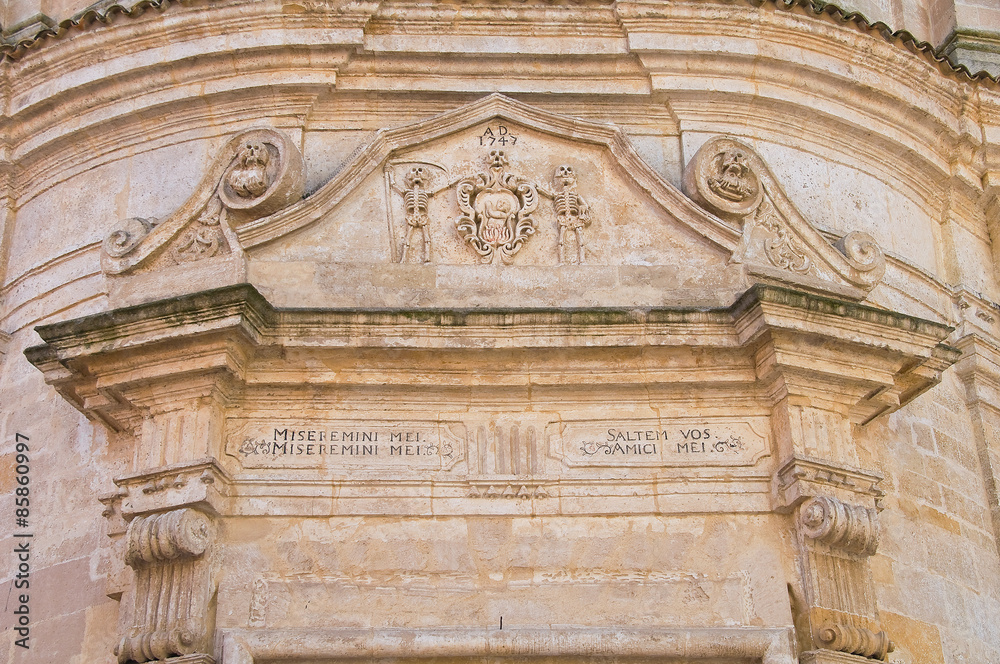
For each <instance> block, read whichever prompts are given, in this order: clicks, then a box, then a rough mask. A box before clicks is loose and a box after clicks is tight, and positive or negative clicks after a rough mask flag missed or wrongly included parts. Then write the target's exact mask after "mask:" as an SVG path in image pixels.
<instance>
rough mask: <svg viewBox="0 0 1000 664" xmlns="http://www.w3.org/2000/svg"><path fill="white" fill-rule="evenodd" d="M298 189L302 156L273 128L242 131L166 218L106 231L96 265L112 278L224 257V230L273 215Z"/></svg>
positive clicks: (228, 234)
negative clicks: (143, 268) (156, 264)
mask: <svg viewBox="0 0 1000 664" xmlns="http://www.w3.org/2000/svg"><path fill="white" fill-rule="evenodd" d="M304 190H305V176H304V170H303V165H302V156H301V155H300V154H299V151H298V148H296V146H295V144H294V143H292V142H291V140H289V139H288V137H287V136H285V135H284V134H282V133H281V132H278V131H275V130H273V129H252V130H250V131H246V132H243V133H241V134H239V135H238V136H236V137H234V138H233V139H232V140H230V141H229V142H228V143H227V144H226V145H225V146H224V147H223V149H222V151H221V152H220V154H219V156H218V157H217V158H216V160H215V163H214V164H213V165H212V167H211V168H210V169H209V171H208V173H207V174H206V175H205V177H204V178H203V179H202V181H201V183H200V184H199V185H198V187H197V188H196V190H195V193H194V194H193V195H192V196H191V197H190V198H189V199H188V200H187V201H186V202H185V203H184V204H183V205H182V206H181V207H180V208H178V209H177V210H176V211H175V212H174V213H173V214H172V215H170V216H169V217H168V218H167V219H164V220H155V219H142V218H133V219H126V220H125V221H124V222H122V223H121V225H120V226H119V228H117V229H115V230H114V231H112V232H111V234H110V235H108V237H107V239H106V240H105V241H104V247H103V251H102V253H101V266H102V268H103V269H104V272H105V273H107V274H112V275H114V274H121V273H123V272H126V271H129V270H132V269H134V268H136V267H138V266H139V265H141V264H143V263H145V262H147V261H149V260H151V259H152V258H153V257H154V256H159V255H164V256H165V257H166V259H165V260H168V262H169V263H186V262H191V261H198V260H202V259H205V258H210V257H212V256H215V255H218V254H224V253H229V252H231V251H233V246H235V245H236V244H238V243H237V241H236V239H235V234H234V233H233V232H232V231H230V230H229V228H228V227H230V226H231V227H236V226H239V225H240V224H245V223H249V222H251V221H253V220H255V219H259V218H262V217H265V216H267V215H269V214H271V213H273V212H277V211H278V210H280V209H282V208H285V207H287V206H289V205H291V204H292V203H294V202H296V201H298V200H299V199H301V198H302V194H303V192H304ZM231 245H233V246H231Z"/></svg>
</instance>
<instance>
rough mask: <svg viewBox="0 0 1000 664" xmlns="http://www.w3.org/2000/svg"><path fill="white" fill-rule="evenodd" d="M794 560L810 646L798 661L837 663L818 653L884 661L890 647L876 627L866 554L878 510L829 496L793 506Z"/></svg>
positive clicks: (873, 544) (872, 546)
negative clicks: (796, 508)
mask: <svg viewBox="0 0 1000 664" xmlns="http://www.w3.org/2000/svg"><path fill="white" fill-rule="evenodd" d="M797 522H798V523H797V526H798V528H797V529H798V532H799V535H800V537H799V541H800V552H801V553H800V562H801V565H802V574H803V581H804V589H805V595H806V597H805V599H806V603H807V609H808V615H807V616H806V618H807V622H808V625H809V632H810V634H809V636H808V637H807V638H810V639H811V642H812V644H813V645H814V646H815V647H818V648H820V649H821V650H819V651H812V652H811V653H809V654H810V655H811V656H810V657H809V658H804V660H803V661H810V662H816V663H817V664H819V663H821V662H834V661H839V660H837V659H835V658H832V657H830V656H826V655H824V654H823V652H824V651H834V652H837V653H846V654H849V655H855V656H859V657H865V658H868V659H876V660H884V659H885V657H886V655H887V654H888V653H889V652H891V651H892V649H893V644H892V641H890V640H889V637H888V635H886V633H885V632H883V631H881V630H880V629H879V623H878V612H877V609H876V602H875V597H874V593H873V590H872V574H871V568H870V566H869V562H868V559H869V557H871V556H873V555H875V552H876V551H877V550H878V544H879V526H878V512H877V510H875V509H874V508H871V507H866V506H864V505H855V504H851V503H847V502H844V501H842V500H839V499H837V498H833V497H831V496H814V497H811V498H809V499H808V500H806V501H805V502H803V503H802V504H801V505H800V506H799V511H798V519H797Z"/></svg>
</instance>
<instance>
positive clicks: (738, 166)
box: [684, 137, 885, 291]
mask: <svg viewBox="0 0 1000 664" xmlns="http://www.w3.org/2000/svg"><path fill="white" fill-rule="evenodd" d="M684 189H685V191H686V192H687V193H688V195H689V196H690V197H691V198H692V199H694V201H695V202H697V203H698V204H699V205H701V206H702V207H704V208H705V209H707V210H709V211H710V212H713V213H714V214H716V215H718V216H720V217H722V218H723V219H726V220H729V221H733V222H737V223H739V224H741V225H742V226H743V235H744V249H743V252H744V253H746V252H748V251H752V250H753V246H752V245H749V244H748V243H750V242H752V240H751V237H759V236H752V235H751V233H752V230H753V229H755V228H757V229H760V230H761V231H763V233H762V234H763V235H764V237H763V238H761V240H759V241H760V245H759V246H760V249H762V253H763V255H764V256H765V257H766V259H767V261H768V262H770V263H771V265H773V266H774V267H776V268H779V269H781V270H787V271H789V272H793V273H797V274H802V275H807V274H809V275H818V274H821V273H822V272H823V269H821V266H820V263H825V264H827V265H828V266H829V267H830V268H833V270H834V271H835V272H836V273H838V274H839V275H840V276H841V277H843V278H844V279H845V280H847V281H848V282H849V283H851V284H853V285H855V286H858V287H860V288H862V289H864V290H866V291H867V290H871V288H873V287H874V286H875V284H877V283H878V282H879V281H880V280H881V278H882V275H883V273H884V271H885V257H884V256H883V254H882V250H881V249H880V248H879V247H878V244H877V243H876V242H875V239H874V238H872V236H870V235H869V234H867V233H864V232H861V231H853V232H850V233H848V234H847V235H845V236H844V237H843V238H841V240H840V241H839V242H837V243H836V244H835V245H834V247H836V249H837V250H839V251H836V250H833V247H831V246H830V245H829V243H827V242H826V240H825V238H823V236H822V235H820V234H819V232H818V231H816V230H815V229H814V228H812V227H811V226H810V225H809V224H808V222H806V221H805V220H804V219H803V218H802V216H801V213H800V212H799V211H798V210H797V209H796V208H795V206H794V205H793V204H792V202H791V201H790V200H789V199H788V198H787V196H786V195H785V193H784V192H783V191H782V189H781V187H780V185H779V184H778V182H777V180H776V179H775V177H774V176H773V175H772V174H771V172H770V170H769V169H768V168H767V166H766V164H765V163H764V160H763V159H761V157H760V156H759V155H758V154H757V153H756V152H755V151H754V150H753V149H752V148H751V147H750V146H748V145H745V144H743V143H741V142H740V141H737V140H734V139H732V138H727V137H716V138H713V139H711V140H709V141H708V142H707V143H705V145H703V146H702V147H701V149H699V150H698V152H697V153H696V154H695V156H694V157H693V158H692V159H691V162H690V163H689V164H688V166H687V168H686V169H685V172H684ZM754 241H757V240H754Z"/></svg>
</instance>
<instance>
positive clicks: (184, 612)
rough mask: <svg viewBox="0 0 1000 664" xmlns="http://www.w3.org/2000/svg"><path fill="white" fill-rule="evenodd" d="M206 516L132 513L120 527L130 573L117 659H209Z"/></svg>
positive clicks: (210, 533)
mask: <svg viewBox="0 0 1000 664" xmlns="http://www.w3.org/2000/svg"><path fill="white" fill-rule="evenodd" d="M214 535H215V526H214V523H213V521H212V519H211V518H210V517H209V516H208V515H207V514H205V513H204V512H201V511H199V510H195V509H191V508H182V509H177V510H171V511H168V512H160V513H157V514H152V515H148V516H137V517H135V518H134V519H133V520H132V521H131V523H129V526H128V531H127V533H126V536H125V539H126V553H125V562H126V564H127V565H128V566H129V567H131V568H132V569H133V571H134V575H135V583H134V586H133V593H132V598H133V602H132V611H131V619H130V620H129V621H128V626H127V627H126V628H125V630H124V634H123V635H122V637H121V639H120V640H119V642H118V645H117V646H116V647H115V655H116V656H117V658H118V662H119V664H132V663H142V662H150V661H163V660H168V659H169V660H170V661H182V660H175V659H173V658H177V657H193V659H190V660H187V661H199V662H211V661H212V659H211V656H210V655H209V653H210V652H211V647H212V635H213V632H214V622H215V621H214V616H213V615H211V611H212V609H211V606H210V604H211V597H212V594H213V592H214V589H213V581H212V574H211V567H210V560H209V558H210V550H211V545H212V541H213V539H214Z"/></svg>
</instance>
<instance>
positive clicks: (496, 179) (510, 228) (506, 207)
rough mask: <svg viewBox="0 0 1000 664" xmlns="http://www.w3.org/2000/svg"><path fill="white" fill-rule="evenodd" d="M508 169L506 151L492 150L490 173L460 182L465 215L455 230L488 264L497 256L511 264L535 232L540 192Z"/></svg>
mask: <svg viewBox="0 0 1000 664" xmlns="http://www.w3.org/2000/svg"><path fill="white" fill-rule="evenodd" d="M507 166H508V161H507V157H506V155H505V154H504V153H503V151H502V150H493V151H491V152H490V156H489V172H487V173H478V174H476V175H474V176H473V177H469V178H465V179H464V180H462V181H460V182H459V183H458V188H457V193H458V207H459V210H460V211H461V212H462V216H460V217H459V218H458V221H457V222H456V229H457V230H458V233H459V235H461V236H462V238H463V239H464V240H465V241H466V242H468V243H469V244H470V245H472V248H473V249H475V250H476V253H478V254H479V255H480V256H482V258H483V262H486V263H488V262H494V261H496V260H497V257H499V259H500V260H501V261H503V262H504V263H509V262H510V261H511V259H512V258H513V257H514V254H516V253H517V252H518V251H519V250H520V249H521V245H523V244H524V241H525V240H527V239H528V237H530V236H531V235H533V234H534V233H535V221H534V219H532V218H531V213H532V212H534V211H535V208H536V207H537V206H538V190H537V188H536V187H535V185H534V184H532V183H530V182H527V181H526V180H524V179H522V178H520V177H518V176H516V175H514V174H513V173H510V172H508V171H507V170H506V168H507Z"/></svg>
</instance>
